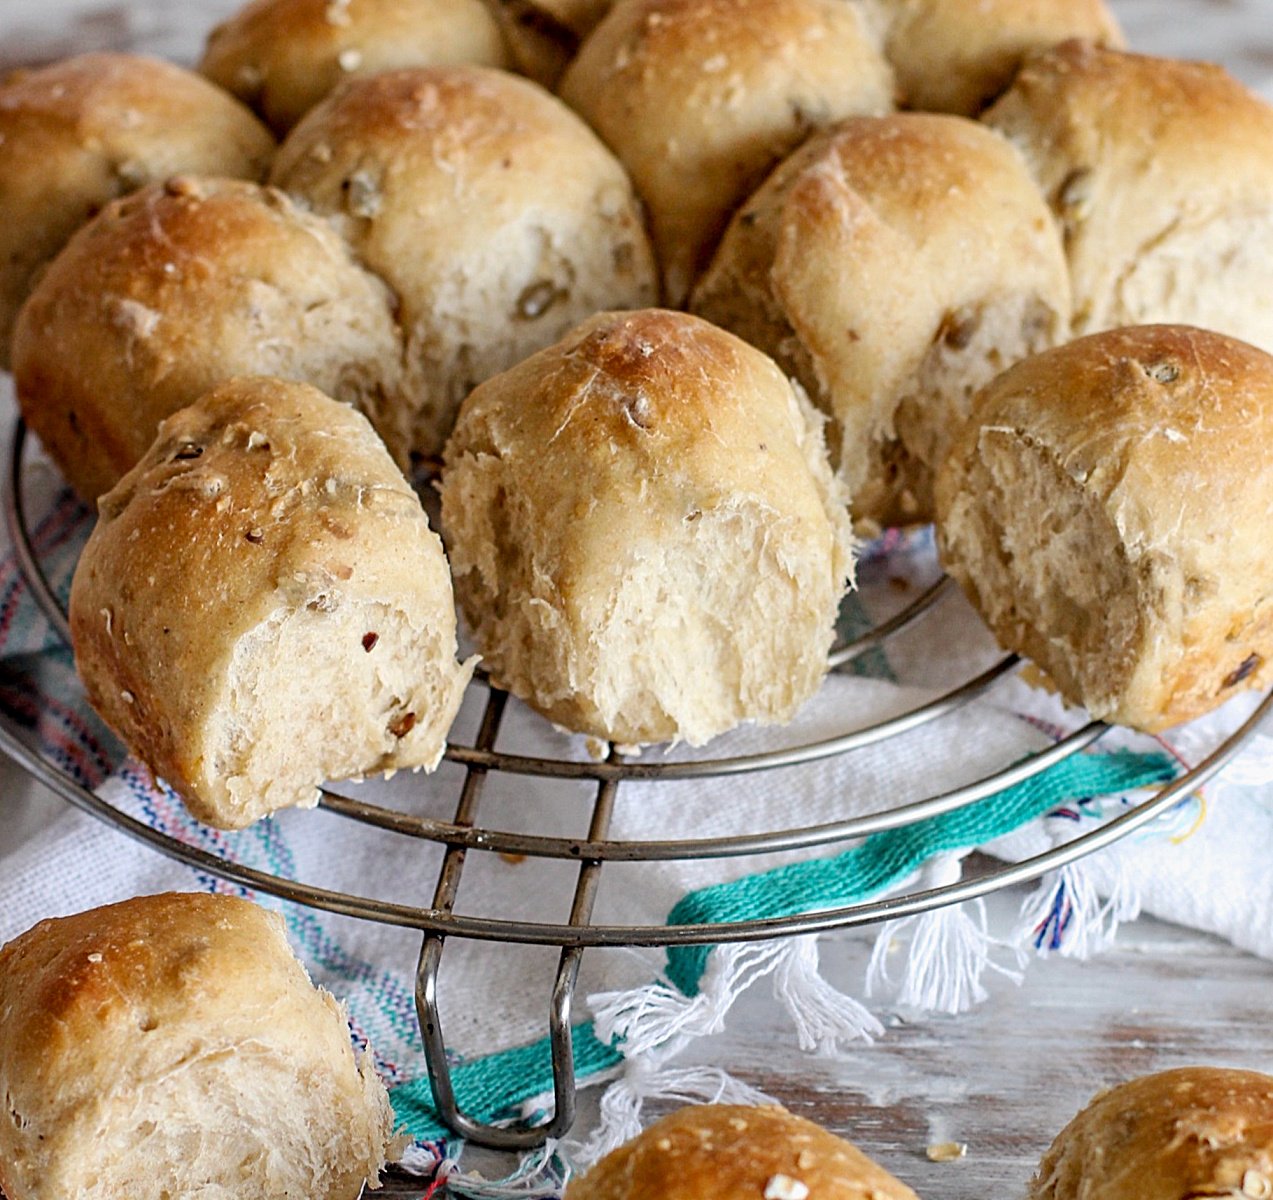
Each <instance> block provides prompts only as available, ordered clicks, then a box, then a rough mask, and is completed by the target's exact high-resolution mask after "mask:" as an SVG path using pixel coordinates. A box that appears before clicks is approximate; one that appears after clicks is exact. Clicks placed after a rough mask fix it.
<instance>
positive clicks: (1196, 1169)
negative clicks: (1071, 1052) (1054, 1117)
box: [1030, 1067, 1273, 1200]
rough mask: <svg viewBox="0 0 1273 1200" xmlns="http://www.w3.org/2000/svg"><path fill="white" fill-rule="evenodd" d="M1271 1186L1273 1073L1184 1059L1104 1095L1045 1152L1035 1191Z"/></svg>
mask: <svg viewBox="0 0 1273 1200" xmlns="http://www.w3.org/2000/svg"><path fill="white" fill-rule="evenodd" d="M1270 1195H1273V1077H1270V1076H1268V1075H1259V1074H1257V1073H1256V1072H1254V1071H1228V1070H1220V1069H1216V1068H1211V1067H1186V1068H1184V1069H1182V1070H1178V1071H1164V1072H1162V1073H1161V1074H1158V1075H1147V1076H1145V1077H1143V1078H1141V1079H1133V1080H1132V1081H1131V1082H1130V1083H1125V1084H1123V1085H1122V1086H1121V1087H1116V1088H1114V1089H1113V1090H1112V1091H1108V1092H1104V1093H1103V1094H1102V1095H1100V1096H1097V1098H1096V1099H1095V1100H1093V1101H1092V1103H1091V1104H1089V1105H1088V1106H1087V1107H1086V1108H1085V1109H1084V1110H1083V1111H1082V1112H1081V1113H1079V1115H1078V1116H1077V1117H1075V1118H1074V1120H1073V1121H1071V1122H1070V1123H1069V1125H1067V1126H1066V1127H1065V1128H1064V1129H1063V1130H1062V1131H1061V1133H1060V1134H1059V1135H1058V1137H1057V1139H1056V1141H1055V1142H1053V1143H1052V1148H1051V1149H1050V1150H1049V1151H1048V1152H1047V1154H1045V1155H1044V1156H1043V1162H1042V1164H1041V1165H1040V1167H1039V1173H1038V1175H1037V1176H1035V1178H1034V1181H1033V1183H1032V1184H1031V1188H1030V1200H1180V1198H1181V1197H1195V1196H1196V1197H1204V1196H1239V1197H1243V1198H1244V1200H1254V1198H1255V1197H1262V1196H1263V1197H1267V1196H1270Z"/></svg>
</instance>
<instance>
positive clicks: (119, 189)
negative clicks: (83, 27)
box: [0, 54, 274, 366]
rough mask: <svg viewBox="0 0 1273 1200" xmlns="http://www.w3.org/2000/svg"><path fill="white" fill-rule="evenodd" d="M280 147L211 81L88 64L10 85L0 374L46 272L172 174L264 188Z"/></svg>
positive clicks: (3, 96)
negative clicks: (20, 318)
mask: <svg viewBox="0 0 1273 1200" xmlns="http://www.w3.org/2000/svg"><path fill="white" fill-rule="evenodd" d="M273 154H274V139H273V138H272V137H270V134H269V132H268V130H266V129H265V127H264V126H263V125H261V124H260V122H259V121H257V120H256V118H255V117H254V116H253V115H252V114H251V113H250V112H249V111H248V110H247V109H246V108H245V107H244V106H243V105H242V104H240V103H239V102H238V101H237V100H235V99H234V97H232V96H230V95H228V94H227V93H225V92H223V91H222V90H221V89H220V88H218V87H214V86H213V85H212V84H211V83H209V82H208V81H207V80H206V79H203V78H201V77H200V76H198V75H195V74H193V73H192V72H190V71H184V70H182V69H181V68H180V67H175V66H173V65H172V64H170V63H166V62H160V61H159V60H158V59H153V58H144V57H142V56H140V55H135V54H83V55H79V56H78V57H75V58H68V59H66V60H65V61H64V62H59V63H54V64H53V65H52V66H48V67H42V68H40V69H39V70H35V71H19V72H15V73H14V74H13V75H11V76H9V78H7V79H6V80H5V81H4V82H3V84H0V179H2V180H3V181H4V186H3V187H0V366H8V364H9V338H10V336H11V334H12V331H13V325H14V322H15V321H16V320H17V315H18V309H19V308H21V306H22V302H23V301H24V300H25V299H26V297H27V295H28V293H29V292H30V290H31V288H32V287H33V286H34V284H35V283H36V282H37V281H38V279H39V276H40V273H41V272H42V271H43V269H44V268H45V267H46V266H47V265H48V263H49V262H50V261H51V260H52V259H53V258H54V256H55V255H56V254H57V253H58V251H60V250H61V249H62V247H63V246H65V245H66V243H67V242H68V241H69V240H70V238H71V235H72V234H74V233H75V231H76V230H77V229H79V228H80V226H81V225H83V224H84V223H85V222H86V221H88V220H90V219H91V218H92V217H94V216H95V215H96V214H97V213H98V212H99V211H101V209H103V208H104V207H105V206H106V205H107V204H109V203H110V202H111V201H112V200H115V199H117V198H118V197H120V196H124V195H127V194H128V193H129V192H134V191H136V190H137V189H138V188H140V187H144V186H145V185H146V184H148V183H155V182H157V181H161V180H164V179H167V178H169V177H170V176H172V175H180V174H199V175H221V176H225V177H227V178H231V179H252V180H259V179H261V178H263V177H264V175H265V173H266V171H267V170H268V169H269V165H270V159H271V158H272V157H273Z"/></svg>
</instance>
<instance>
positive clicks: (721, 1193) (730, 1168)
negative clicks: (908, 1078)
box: [566, 1104, 916, 1200]
mask: <svg viewBox="0 0 1273 1200" xmlns="http://www.w3.org/2000/svg"><path fill="white" fill-rule="evenodd" d="M805 1197H808V1200H916V1197H915V1193H914V1192H912V1191H911V1189H910V1188H908V1187H907V1186H906V1185H905V1184H904V1183H902V1182H900V1181H899V1180H897V1179H895V1178H894V1177H893V1176H892V1175H890V1174H889V1173H888V1172H887V1171H885V1170H884V1168H883V1167H880V1166H878V1165H876V1164H875V1163H874V1162H872V1161H871V1159H869V1158H867V1156H866V1155H865V1154H863V1153H862V1152H861V1151H860V1150H859V1149H858V1148H857V1147H856V1146H854V1145H853V1144H852V1143H851V1142H847V1141H845V1140H844V1138H839V1137H836V1136H835V1135H834V1134H833V1133H828V1132H827V1130H825V1129H823V1128H822V1127H821V1126H818V1125H815V1124H813V1122H812V1121H805V1120H803V1119H802V1118H800V1117H794V1116H792V1115H791V1113H789V1112H787V1111H786V1110H784V1109H781V1108H777V1107H772V1106H768V1105H766V1106H763V1107H759V1108H746V1107H742V1106H737V1105H728V1104H705V1105H698V1106H694V1107H690V1108H682V1109H680V1110H679V1111H677V1112H674V1113H672V1114H671V1115H670V1116H667V1117H664V1118H663V1119H662V1120H661V1121H656V1122H655V1123H654V1124H653V1125H651V1126H650V1127H649V1129H647V1130H645V1132H644V1133H642V1134H641V1135H640V1137H638V1138H635V1139H634V1140H633V1141H630V1142H628V1143H627V1145H625V1146H620V1147H619V1149H618V1150H615V1151H613V1152H612V1153H610V1154H608V1155H607V1156H606V1157H605V1158H603V1159H602V1160H601V1161H600V1162H599V1163H598V1164H597V1165H596V1166H595V1167H593V1168H592V1170H591V1171H589V1172H588V1173H587V1174H586V1175H584V1176H582V1177H581V1178H577V1179H574V1180H572V1181H571V1183H570V1186H569V1187H568V1188H567V1189H566V1200H805Z"/></svg>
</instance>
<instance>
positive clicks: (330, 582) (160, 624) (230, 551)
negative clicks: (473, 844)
mask: <svg viewBox="0 0 1273 1200" xmlns="http://www.w3.org/2000/svg"><path fill="white" fill-rule="evenodd" d="M99 508H100V517H99V520H98V523H97V527H96V528H95V529H94V531H93V533H92V536H91V537H90V538H89V540H88V544H87V545H86V546H85V548H84V553H83V554H82V556H81V557H80V561H79V565H78V567H77V569H76V572H75V578H74V581H73V584H72V588H71V605H70V620H71V633H72V636H73V639H74V645H75V661H76V666H77V667H78V668H79V672H80V676H81V678H82V679H83V681H84V686H85V689H86V690H87V692H88V697H89V700H90V701H91V702H92V704H93V706H94V707H95V708H96V709H97V711H98V712H99V713H101V715H102V717H103V718H104V719H105V720H106V721H107V723H108V724H109V725H110V726H111V727H112V728H113V729H115V730H116V732H118V733H119V734H120V736H121V737H122V738H123V739H124V741H125V742H126V743H127V745H128V747H129V749H130V750H132V751H133V753H134V754H136V755H137V757H138V758H140V759H141V760H142V762H144V763H145V764H146V765H147V766H149V767H150V768H151V769H152V770H153V771H154V772H155V773H156V774H157V775H158V776H160V777H161V778H163V779H164V780H166V781H167V782H168V783H169V784H170V785H171V786H172V788H173V789H174V790H175V791H176V792H177V793H178V795H180V796H181V798H182V799H183V800H184V801H185V803H186V804H187V806H188V807H189V808H190V810H191V812H192V813H194V815H195V816H197V817H198V818H199V819H200V820H202V821H205V822H207V823H208V824H210V825H216V826H219V827H221V828H224V829H238V828H241V827H243V826H245V825H248V824H250V823H251V822H253V821H255V820H256V819H257V818H259V817H262V816H265V815H266V814H268V813H270V812H274V811H275V810H277V809H279V808H284V807H287V806H292V805H297V806H302V807H306V806H309V805H313V804H315V803H317V801H318V787H319V785H320V784H321V783H323V782H324V781H325V780H328V779H348V778H352V777H358V776H362V775H364V774H371V773H373V772H377V771H388V770H396V769H398V768H401V767H425V768H427V769H432V768H433V767H434V766H436V765H437V763H438V761H439V759H440V758H441V756H442V752H443V750H444V748H445V743H446V734H447V730H448V729H449V728H450V725H451V721H452V719H453V718H454V716H455V713H456V710H457V709H458V707H459V704H460V699H461V696H462V693H463V690H464V686H465V684H466V682H467V680H468V678H469V675H470V674H471V672H472V663H469V664H466V665H465V666H458V665H457V664H456V661H455V653H456V640H455V610H454V602H453V599H452V593H451V581H450V578H449V576H448V573H447V565H446V560H445V558H444V557H443V554H442V547H441V544H440V543H439V541H438V539H437V536H436V535H435V534H434V533H433V532H432V531H431V530H430V529H429V525H428V521H427V520H426V518H425V515H424V512H423V510H422V509H421V507H420V501H419V499H418V498H417V497H416V495H415V493H414V492H413V491H412V490H411V487H410V485H409V484H408V483H407V481H406V480H405V479H403V477H402V475H401V473H400V472H399V471H398V469H397V467H396V466H394V464H393V461H392V460H391V459H390V458H389V456H388V454H387V453H386V452H385V449H384V447H383V446H382V445H381V443H380V440H379V439H378V438H377V437H376V435H375V433H373V432H372V429H371V426H370V425H368V424H367V421H366V419H365V418H363V417H362V416H361V415H359V414H358V413H356V412H354V411H353V409H351V408H349V407H347V406H346V405H343V404H337V403H336V402H335V401H334V400H330V399H328V398H327V397H326V396H324V395H322V393H320V392H318V391H316V390H315V389H314V388H311V387H308V386H305V385H302V384H291V383H285V382H283V381H281V380H272V379H245V380H235V381H232V382H230V383H228V384H226V385H225V386H224V387H221V388H218V389H217V390H216V391H214V392H211V393H210V394H209V395H207V396H205V397H204V398H203V399H201V400H200V401H199V402H198V403H196V404H194V405H191V406H190V407H189V408H187V409H183V410H182V411H181V412H179V413H177V414H176V415H175V416H173V417H170V418H169V419H168V420H167V421H165V422H164V423H163V425H162V426H161V427H160V432H159V437H158V440H157V441H156V442H155V444H154V445H153V446H152V447H151V448H150V450H149V451H148V452H147V454H146V456H145V457H144V458H143V459H142V461H141V462H140V463H138V464H137V466H136V467H134V468H133V470H132V471H130V472H129V473H128V474H127V475H126V476H125V477H124V478H123V479H122V480H121V481H120V483H119V486H118V487H117V488H116V489H115V490H114V491H112V492H109V493H107V495H105V496H103V497H102V499H101V502H100V505H99Z"/></svg>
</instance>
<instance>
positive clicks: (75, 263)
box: [13, 178, 413, 500]
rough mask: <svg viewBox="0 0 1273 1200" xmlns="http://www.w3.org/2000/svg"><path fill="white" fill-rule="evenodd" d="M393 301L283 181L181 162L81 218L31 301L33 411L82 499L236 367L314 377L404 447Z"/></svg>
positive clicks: (29, 390) (28, 393) (27, 388)
mask: <svg viewBox="0 0 1273 1200" xmlns="http://www.w3.org/2000/svg"><path fill="white" fill-rule="evenodd" d="M393 308H394V301H393V297H392V296H391V295H390V293H389V291H388V289H387V288H386V287H385V286H384V284H383V283H381V282H380V280H378V279H377V278H375V277H374V276H373V275H371V274H370V273H369V272H368V271H366V270H364V269H363V268H362V267H360V266H359V265H358V264H357V263H356V262H355V261H354V259H353V257H352V255H351V253H350V251H349V249H348V247H347V246H345V245H344V243H343V242H342V241H341V240H340V237H339V236H338V235H337V234H336V233H335V232H334V231H333V230H332V229H330V228H329V227H328V226H327V225H326V224H325V223H324V222H323V221H321V220H319V219H318V218H317V217H314V216H312V215H310V214H309V213H307V212H305V211H303V210H302V209H301V208H299V207H297V205H295V204H294V203H293V202H292V201H291V200H289V199H288V198H287V197H286V196H285V195H284V194H283V193H282V192H279V191H276V190H275V189H272V188H263V187H260V186H259V185H257V184H252V183H240V182H231V181H227V180H210V179H205V180H199V179H186V178H179V179H175V180H171V181H169V182H168V183H167V184H156V185H153V186H152V187H149V188H146V189H145V190H143V191H141V192H139V193H138V194H137V195H135V196H130V197H128V198H127V199H125V200H121V201H119V202H117V203H115V204H112V205H111V206H110V207H108V208H107V209H106V211H105V212H103V213H102V214H101V215H100V216H99V217H98V218H97V219H96V220H95V221H93V222H92V224H90V225H88V226H86V227H85V228H84V229H82V230H81V231H80V232H79V233H78V234H77V235H76V236H75V238H74V239H73V240H72V241H71V244H70V245H69V246H68V247H67V248H66V250H65V251H63V253H62V254H61V255H59V256H58V258H57V261H56V262H55V263H54V264H53V265H52V266H51V267H50V268H49V270H48V272H47V273H46V274H45V276H44V278H43V279H42V280H41V281H40V284H39V286H38V287H37V288H36V290H35V292H34V293H33V294H32V296H31V299H30V301H29V302H28V303H27V305H26V307H25V308H24V309H23V310H22V315H21V318H20V320H19V322H18V328H17V332H16V334H15V336H14V343H13V368H14V376H15V379H16V383H17V392H18V400H19V402H20V404H21V406H22V413H23V416H24V417H25V418H26V420H27V423H28V424H29V425H30V426H31V428H32V429H34V430H35V432H36V433H38V434H39V435H40V439H41V441H43V443H44V445H45V447H46V448H47V449H48V451H49V453H50V454H51V455H52V456H53V458H54V459H55V460H56V462H57V463H58V465H59V466H60V467H61V468H62V471H63V472H64V474H65V475H66V477H67V479H69V480H70V482H71V483H72V484H73V485H74V486H75V488H76V490H77V491H79V493H80V494H81V495H82V496H84V497H85V498H87V499H90V500H91V499H93V498H95V497H96V496H98V495H100V494H101V493H102V492H104V491H106V490H107V489H109V488H111V487H113V486H114V485H115V483H116V482H117V481H118V480H119V477H120V476H121V475H123V473H124V472H125V471H127V470H128V469H129V467H131V466H132V465H133V464H134V463H135V462H136V461H137V460H138V459H139V458H140V457H141V456H142V454H143V453H144V452H145V450H146V448H147V447H148V446H149V445H150V443H151V442H152V441H153V440H154V437H155V431H156V430H157V429H158V427H159V422H160V421H161V420H163V418H164V417H166V416H168V415H169V414H171V413H174V412H176V411H177V409H179V408H182V407H184V406H185V405H187V404H190V403H191V402H192V401H194V400H197V399H198V398H199V397H200V396H201V395H203V393H204V392H206V391H208V390H209V389H211V388H213V387H215V386H216V385H217V384H219V383H222V382H224V381H225V380H227V379H229V378H231V377H233V376H235V375H275V376H280V377H282V378H287V379H296V380H301V381H303V382H306V383H312V384H314V385H315V386H316V387H319V388H321V389H322V390H324V391H326V392H327V393H329V394H330V395H332V396H335V397H336V398H337V399H338V400H343V401H347V402H348V403H350V404H353V405H355V406H356V407H358V408H360V409H362V410H363V411H365V412H366V413H367V414H368V415H369V416H370V417H371V418H372V419H373V421H374V423H375V425H376V427H377V428H378V430H379V431H380V433H381V436H382V437H384V439H385V440H386V442H387V443H389V445H390V446H391V447H392V448H393V449H394V451H395V452H396V453H397V454H398V456H399V458H400V460H401V461H403V462H405V461H406V448H407V443H408V441H409V436H410V429H411V422H412V418H413V413H412V411H411V405H410V402H409V401H408V399H407V396H406V394H405V393H404V391H403V388H402V339H401V335H400V333H399V332H398V327H397V325H396V324H395V322H394V316H393Z"/></svg>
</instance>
